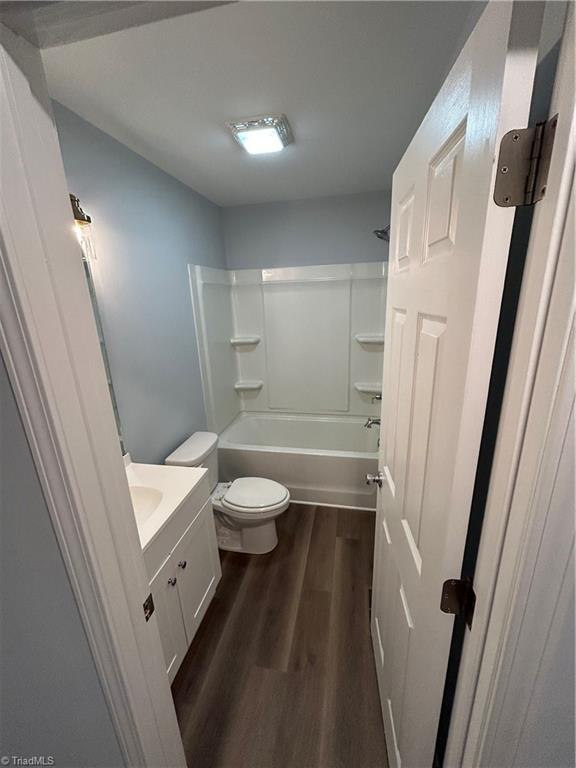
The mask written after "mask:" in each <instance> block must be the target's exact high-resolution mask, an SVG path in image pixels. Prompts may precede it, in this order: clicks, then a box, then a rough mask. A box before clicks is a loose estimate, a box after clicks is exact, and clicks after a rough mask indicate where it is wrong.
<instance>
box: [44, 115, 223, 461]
mask: <svg viewBox="0 0 576 768" xmlns="http://www.w3.org/2000/svg"><path fill="white" fill-rule="evenodd" d="M54 112H55V117H56V123H57V127H58V134H59V137H60V144H61V149H62V155H63V158H64V166H65V170H66V177H67V180H68V186H69V190H70V192H72V193H73V194H75V195H77V196H78V197H79V198H80V200H81V203H82V206H83V207H84V209H85V210H86V211H87V212H88V213H89V214H90V215H91V216H92V221H93V232H94V238H95V242H96V251H97V262H96V265H95V270H96V273H97V280H96V282H97V291H98V303H99V307H100V311H101V315H102V322H103V326H104V335H105V337H106V345H107V349H108V354H109V357H110V366H111V370H112V378H113V381H114V389H115V391H116V396H117V400H118V408H119V411H120V418H121V421H122V430H123V433H124V437H125V444H126V448H127V450H129V451H130V453H131V454H132V457H133V458H134V459H135V460H136V461H142V462H151V463H158V462H161V461H163V459H164V457H165V456H166V455H167V454H168V453H170V452H171V451H172V450H173V448H175V447H176V446H177V445H178V444H179V442H181V441H182V440H183V439H184V438H185V437H186V436H188V435H189V434H190V433H191V432H194V431H195V430H198V429H205V427H206V417H205V412H204V403H203V398H202V385H201V379H200V367H199V362H198V351H197V347H196V340H195V335H194V326H193V319H192V308H191V299H190V290H189V286H188V276H187V264H188V263H193V264H203V265H207V266H212V267H224V266H225V256H224V245H223V238H222V227H221V209H220V208H219V207H218V206H216V205H214V204H213V203H211V202H210V201H208V200H206V198H204V197H202V196H201V195H199V194H197V193H196V192H194V191H193V190H192V189H190V188H189V187H187V186H185V185H184V184H181V183H180V182H179V181H177V180H176V179H174V178H173V177H172V176H169V175H168V174H166V173H164V171H161V170H160V169H159V168H157V167H156V166H154V165H152V164H151V163H149V162H148V161H147V160H145V159H144V158H142V157H140V156H139V155H137V154H135V153H134V152H132V151H131V150H129V149H128V148H127V147H125V146H124V145H123V144H120V143H119V142H117V141H116V140H114V139H112V138H111V137H110V136H108V135H107V134H105V133H102V131H100V130H98V129H97V128H95V127H94V126H93V125H91V124H89V123H87V122H85V121H84V120H82V119H81V118H80V117H78V116H77V115H76V114H74V113H73V112H70V111H69V110H68V109H66V108H65V107H63V106H62V105H60V104H57V103H54Z"/></svg>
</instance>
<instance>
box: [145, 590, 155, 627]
mask: <svg viewBox="0 0 576 768" xmlns="http://www.w3.org/2000/svg"><path fill="white" fill-rule="evenodd" d="M142 607H143V608H144V618H145V619H146V621H148V619H149V618H150V616H152V614H153V613H154V600H153V599H152V593H150V594H149V595H148V597H147V598H146V600H144V602H143V603H142Z"/></svg>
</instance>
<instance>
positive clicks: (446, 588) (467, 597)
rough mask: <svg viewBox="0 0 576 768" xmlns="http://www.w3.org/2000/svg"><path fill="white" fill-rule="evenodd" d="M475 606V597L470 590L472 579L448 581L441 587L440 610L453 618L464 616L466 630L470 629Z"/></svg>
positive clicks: (472, 590)
mask: <svg viewBox="0 0 576 768" xmlns="http://www.w3.org/2000/svg"><path fill="white" fill-rule="evenodd" d="M475 605H476V595H475V593H474V589H473V588H472V579H468V578H464V579H448V580H447V581H445V582H444V584H443V585H442V599H441V600H440V610H441V611H443V612H444V613H452V614H454V616H464V619H465V621H466V624H467V625H468V628H469V629H471V628H472V618H473V616H474V607H475Z"/></svg>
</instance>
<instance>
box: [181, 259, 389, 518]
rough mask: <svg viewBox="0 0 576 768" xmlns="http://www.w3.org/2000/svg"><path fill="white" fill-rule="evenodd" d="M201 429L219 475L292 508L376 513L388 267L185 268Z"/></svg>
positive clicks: (382, 264) (355, 265)
mask: <svg viewBox="0 0 576 768" xmlns="http://www.w3.org/2000/svg"><path fill="white" fill-rule="evenodd" d="M189 273H190V286H191V293H192V302H193V307H194V317H195V325H196V334H197V341H198V348H199V354H200V364H201V371H202V383H203V394H204V401H205V406H206V414H207V421H208V428H209V429H211V430H213V431H214V432H217V433H218V434H219V435H221V448H220V451H221V459H222V472H223V474H225V475H226V477H224V476H223V477H222V479H234V478H235V477H238V476H241V475H246V474H255V475H264V476H267V477H270V478H272V479H274V480H277V481H278V482H281V483H283V484H285V485H286V486H287V487H288V488H289V489H290V492H291V495H292V497H293V499H294V500H295V501H301V502H311V501H312V502H316V503H323V504H335V505H338V506H348V507H358V508H374V506H375V494H374V491H373V490H372V489H368V488H367V487H366V486H365V484H364V479H363V478H364V475H365V474H366V472H372V471H374V470H375V468H376V463H377V432H376V430H367V429H365V428H364V421H365V419H366V417H368V416H375V415H377V414H378V413H379V410H380V409H379V402H378V401H377V400H374V399H373V398H374V397H375V396H377V395H380V394H381V375H382V359H383V349H384V318H385V301H386V275H387V264H386V263H374V262H371V263H355V264H338V265H330V266H308V267H295V268H292V267H288V268H278V269H264V270H252V269H246V270H235V271H229V270H221V269H212V268H209V267H200V266H193V265H191V266H190V267H189Z"/></svg>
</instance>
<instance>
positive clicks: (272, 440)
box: [218, 413, 378, 509]
mask: <svg viewBox="0 0 576 768" xmlns="http://www.w3.org/2000/svg"><path fill="white" fill-rule="evenodd" d="M365 421H366V419H364V418H361V417H356V416H302V415H298V416H296V415H292V414H269V413H242V414H240V416H239V417H238V418H237V419H235V420H234V421H233V422H232V424H230V426H229V427H227V428H226V429H225V430H224V431H223V432H222V434H221V435H220V441H219V450H218V457H219V460H220V476H221V478H222V480H234V479H235V478H237V477H242V476H247V475H248V476H250V475H255V476H260V477H269V478H271V479H272V480H277V481H278V482H279V483H282V484H283V485H285V486H286V487H287V488H288V489H289V490H290V495H291V496H292V499H293V500H294V501H299V502H303V503H312V504H326V505H334V506H339V507H354V508H358V509H374V508H375V506H376V492H375V489H374V486H367V485H366V479H365V478H366V473H367V472H375V471H376V470H377V464H378V453H377V441H378V430H377V429H374V428H373V429H366V428H365V427H364V422H365Z"/></svg>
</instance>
